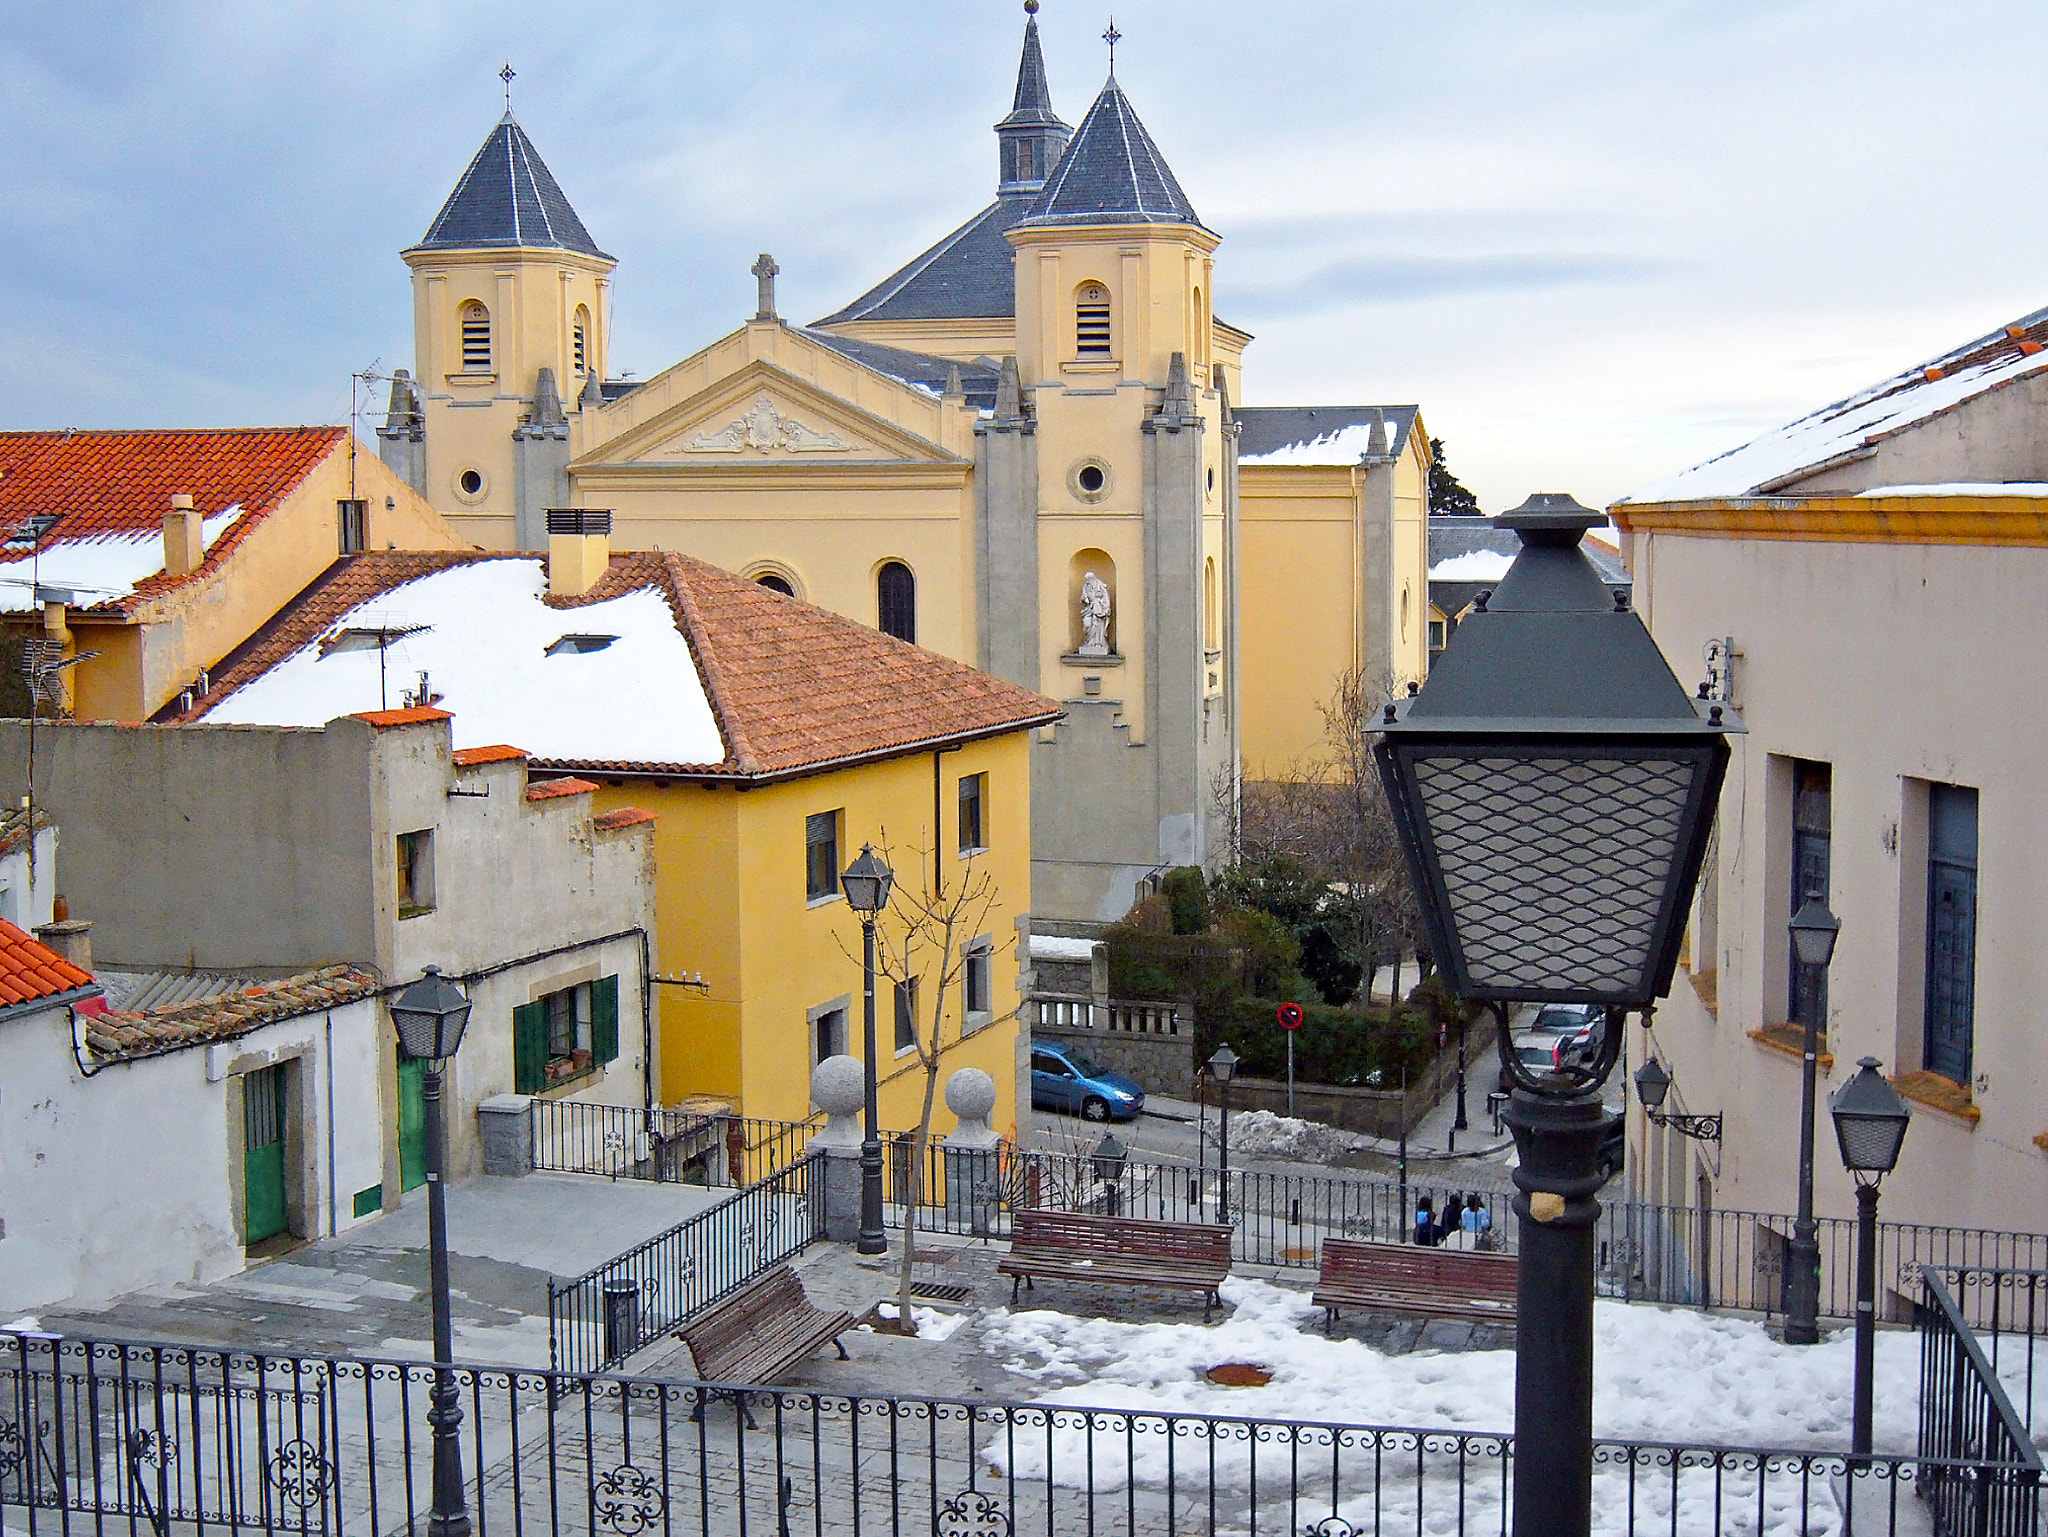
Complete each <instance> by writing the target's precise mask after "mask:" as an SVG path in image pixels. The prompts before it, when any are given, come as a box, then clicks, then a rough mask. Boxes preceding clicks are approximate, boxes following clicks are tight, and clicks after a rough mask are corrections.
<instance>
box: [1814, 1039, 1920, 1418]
mask: <svg viewBox="0 0 2048 1537" xmlns="http://www.w3.org/2000/svg"><path fill="white" fill-rule="evenodd" d="M1828 1114H1829V1115H1831V1116H1833V1117H1834V1119H1835V1141H1836V1142H1837V1143H1839V1144H1840V1146H1841V1149H1842V1167H1843V1168H1845V1169H1847V1170H1848V1171H1849V1172H1850V1174H1851V1175H1853V1176H1854V1177H1855V1180H1856V1398H1855V1408H1854V1410H1853V1411H1852V1412H1851V1414H1850V1417H1849V1450H1850V1451H1851V1452H1857V1453H1863V1452H1868V1451H1869V1450H1870V1396H1871V1387H1870V1379H1871V1368H1872V1362H1873V1356H1874V1353H1875V1351H1876V1349H1877V1187H1878V1183H1879V1181H1881V1180H1882V1179H1883V1178H1884V1177H1885V1176H1886V1175H1887V1174H1889V1173H1891V1172H1892V1170H1893V1169H1895V1168H1897V1167H1898V1163H1899V1149H1900V1147H1901V1146H1903V1145H1904V1143H1905V1140H1906V1123H1907V1122H1908V1121H1909V1120H1910V1119H1911V1118H1912V1111H1911V1110H1909V1109H1907V1107H1906V1102H1905V1100H1903V1099H1901V1098H1900V1097H1899V1094H1898V1091H1897V1090H1896V1089H1894V1088H1893V1087H1892V1086H1891V1085H1890V1084H1889V1083H1887V1082H1885V1077H1884V1074H1883V1073H1881V1072H1880V1071H1878V1063H1877V1058H1875V1057H1864V1058H1862V1059H1861V1060H1860V1061H1858V1062H1857V1064H1856V1076H1855V1077H1854V1078H1851V1079H1850V1080H1849V1081H1848V1082H1847V1083H1845V1084H1843V1085H1842V1086H1841V1087H1840V1088H1839V1089H1837V1090H1835V1092H1834V1093H1833V1094H1831V1095H1829V1096H1828Z"/></svg>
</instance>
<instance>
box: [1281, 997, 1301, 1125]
mask: <svg viewBox="0 0 2048 1537" xmlns="http://www.w3.org/2000/svg"><path fill="white" fill-rule="evenodd" d="M1278 1012H1279V1016H1280V1028H1281V1029H1282V1030H1285V1031H1286V1032H1287V1114H1288V1115H1289V1116H1290V1117H1291V1116H1292V1115H1293V1114H1294V1032H1295V1031H1297V1030H1299V1029H1300V1028H1301V1005H1300V1004H1298V1003H1283V1004H1281V1005H1280V1008H1279V1011H1278Z"/></svg>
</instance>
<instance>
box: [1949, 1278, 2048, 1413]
mask: <svg viewBox="0 0 2048 1537" xmlns="http://www.w3.org/2000/svg"><path fill="white" fill-rule="evenodd" d="M1928 1268H1929V1269H1931V1270H1933V1271H1934V1272H1935V1274H1936V1276H1937V1278H1938V1279H1939V1280H1940V1281H1941V1284H1942V1285H1943V1287H1944V1288H1946V1289H1947V1291H1948V1294H1949V1298H1950V1300H1951V1301H1952V1302H1954V1304H1955V1307H1956V1311H1957V1312H1959V1313H1961V1314H1962V1316H1963V1317H1964V1318H1965V1319H1967V1320H1968V1321H1969V1324H1970V1330H1971V1332H1972V1333H1973V1334H1975V1335H1976V1336H1977V1342H1978V1344H1979V1345H1980V1346H1981V1347H1982V1348H1983V1350H1984V1353H1985V1355H1986V1356H1987V1357H1989V1359H1990V1361H1991V1370H1992V1371H1993V1372H1994V1373H1995V1374H1996V1375H1997V1377H1998V1380H1999V1382H2000V1384H2001V1385H2002V1386H2003V1387H2004V1388H2005V1394H2006V1397H2007V1398H2009V1399H2011V1400H2012V1406H2013V1408H2014V1410H2016V1411H2017V1412H2018V1414H2019V1417H2020V1423H2021V1424H2022V1425H2024V1426H2025V1427H2026V1430H2027V1433H2028V1434H2029V1435H2030V1436H2031V1435H2032V1434H2033V1431H2034V1426H2035V1424H2036V1422H2037V1420H2039V1421H2042V1422H2044V1423H2048V1339H2044V1338H2043V1336H2044V1335H2048V1270H2015V1269H2010V1268H1997V1267H1971V1266H1967V1265H1936V1266H1929V1267H1928Z"/></svg>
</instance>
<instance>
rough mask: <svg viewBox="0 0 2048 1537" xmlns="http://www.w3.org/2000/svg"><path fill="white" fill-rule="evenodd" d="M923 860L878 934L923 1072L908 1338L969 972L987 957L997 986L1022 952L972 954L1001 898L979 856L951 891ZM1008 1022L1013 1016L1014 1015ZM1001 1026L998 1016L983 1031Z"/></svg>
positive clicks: (905, 1270) (905, 1285) (882, 969)
mask: <svg viewBox="0 0 2048 1537" xmlns="http://www.w3.org/2000/svg"><path fill="white" fill-rule="evenodd" d="M894 852H895V851H894V850H893V849H892V847H891V845H890V843H889V841H888V834H887V831H886V830H884V833H883V836H882V849H881V853H882V858H883V860H884V862H885V863H887V864H889V865H890V866H891V867H892V868H893V867H895V866H896V864H897V861H896V859H895V858H894ZM916 853H917V856H918V857H917V868H918V880H917V883H916V884H915V885H914V886H913V885H911V884H910V883H908V882H906V881H905V880H904V879H903V877H902V874H901V872H900V871H899V874H898V876H897V879H896V882H895V884H894V885H893V886H892V887H891V888H890V892H889V906H888V909H887V911H886V913H885V914H884V915H883V921H882V922H881V923H878V924H877V925H876V933H875V974H876V977H877V980H878V982H884V981H885V982H887V983H888V984H889V988H888V991H889V993H890V995H891V997H890V1004H891V1006H892V1010H900V1011H904V1012H903V1013H901V1014H895V1015H893V1017H896V1018H900V1019H902V1020H903V1023H904V1024H907V1026H908V1030H907V1034H908V1037H909V1042H908V1044H909V1045H910V1047H911V1048H912V1049H913V1050H915V1052H916V1054H917V1063H918V1066H919V1067H920V1068H921V1069H922V1070H923V1072H924V1104H923V1108H922V1110H921V1111H920V1112H919V1115H918V1122H917V1132H916V1135H915V1136H914V1137H913V1138H912V1140H911V1144H910V1169H909V1178H908V1180H907V1181H906V1186H907V1188H906V1190H905V1191H904V1199H903V1203H902V1204H903V1260H902V1267H901V1270H900V1273H899V1277H898V1287H897V1302H896V1321H897V1325H898V1327H899V1328H901V1329H902V1330H903V1332H904V1333H906V1334H915V1333H916V1332H917V1322H916V1315H915V1314H913V1313H912V1312H911V1310H910V1271H911V1263H912V1260H913V1257H914V1255H915V1251H916V1248H917V1212H918V1207H919V1206H920V1205H921V1204H922V1200H923V1195H924V1173H925V1161H926V1159H927V1157H928V1156H929V1150H930V1147H931V1131H932V1107H933V1105H934V1103H935V1102H936V1100H937V1098H938V1089H939V1070H940V1068H941V1067H942V1066H943V1064H944V1060H945V1057H946V1054H947V1053H948V1052H950V1051H952V1050H953V1049H954V1048H956V1047H958V1046H959V1045H960V1043H961V1042H962V1041H963V1040H964V1039H966V1035H967V1028H966V1027H967V1002H968V999H967V970H968V967H969V966H970V965H971V964H973V963H974V962H976V961H977V960H980V959H981V958H982V957H984V956H986V957H987V964H988V965H989V967H990V977H991V980H992V979H993V976H994V966H995V960H996V956H997V955H998V954H999V953H1002V952H1004V951H1006V950H1007V951H1011V952H1014V950H1015V948H1016V940H1015V938H1014V937H1008V938H1005V939H1004V940H1003V941H1001V942H1000V943H997V944H992V945H991V947H990V948H989V949H987V950H983V951H977V950H975V949H974V948H973V947H974V944H975V941H976V940H977V939H978V938H979V936H980V935H981V934H982V933H983V925H984V924H985V923H986V922H987V921H988V916H989V914H990V913H991V912H992V911H993V910H994V909H995V905H996V901H997V899H998V896H999V892H998V890H997V886H996V880H995V877H994V876H993V875H992V874H990V873H989V872H988V871H987V870H986V869H984V868H982V867H980V866H979V865H978V864H977V863H976V859H975V856H972V855H970V856H969V857H968V858H967V859H966V860H965V861H964V862H963V863H962V865H961V866H960V869H959V873H958V875H957V877H956V879H955V880H954V882H953V884H952V886H951V887H950V888H948V887H946V886H945V885H943V884H941V883H940V871H941V866H940V864H939V862H938V860H937V859H936V858H935V857H934V856H933V853H932V851H931V850H930V849H929V848H919V849H918V850H916ZM878 990H879V989H878ZM991 1001H992V1000H991ZM876 1007H877V1009H880V1008H882V1000H881V999H880V998H877V999H876ZM949 1009H950V1017H949ZM1004 1017H1005V1018H1010V1017H1014V1011H1013V1012H1012V1014H1011V1015H1005V1016H1004ZM995 1022H996V1021H995V1019H994V1017H993V1016H991V1018H990V1019H989V1020H988V1021H987V1022H986V1024H984V1026H983V1028H986V1025H987V1024H993V1023H995ZM899 1049H900V1048H899Z"/></svg>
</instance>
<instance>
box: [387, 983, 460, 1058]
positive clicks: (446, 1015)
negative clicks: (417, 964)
mask: <svg viewBox="0 0 2048 1537" xmlns="http://www.w3.org/2000/svg"><path fill="white" fill-rule="evenodd" d="M469 1008H470V1002H469V999H467V998H465V997H464V996H463V994H462V989H461V988H459V987H457V986H456V985H455V984H454V983H453V982H450V981H449V980H448V979H447V978H446V977H444V976H442V975H441V968H440V967H439V966H429V967H427V968H426V970H425V972H424V974H423V975H422V976H421V977H420V979H419V981H417V982H415V983H413V984H412V986H410V987H408V988H407V989H406V990H405V991H404V992H402V993H400V994H399V995H398V996H397V997H396V998H393V999H392V1000H391V1022H392V1024H394V1025H396V1026H397V1027H398V1049H399V1050H400V1051H402V1052H404V1053H405V1054H406V1055H407V1056H408V1057H414V1058H417V1059H419V1060H420V1061H424V1062H434V1063H440V1062H445V1061H446V1060H447V1059H448V1058H450V1057H452V1056H454V1055H455V1052H456V1049H457V1048H458V1047H460V1046H461V1045H462V1032H463V1029H464V1027H465V1026H467V1025H468V1024H469Z"/></svg>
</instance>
